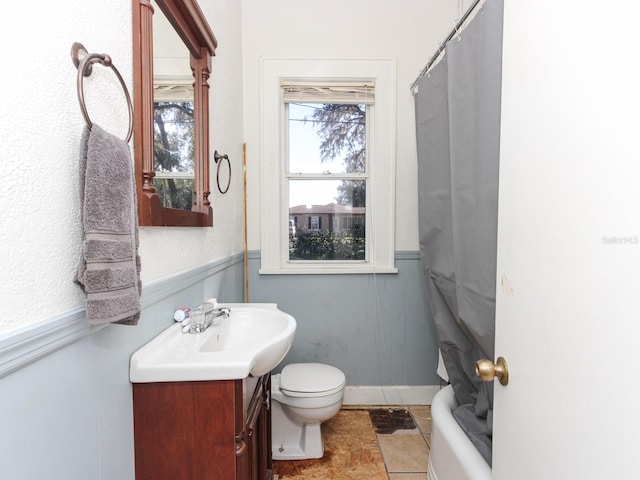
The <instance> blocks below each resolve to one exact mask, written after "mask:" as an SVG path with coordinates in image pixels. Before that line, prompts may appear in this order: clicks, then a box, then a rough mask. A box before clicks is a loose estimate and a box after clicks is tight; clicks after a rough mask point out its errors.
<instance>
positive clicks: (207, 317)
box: [182, 306, 231, 333]
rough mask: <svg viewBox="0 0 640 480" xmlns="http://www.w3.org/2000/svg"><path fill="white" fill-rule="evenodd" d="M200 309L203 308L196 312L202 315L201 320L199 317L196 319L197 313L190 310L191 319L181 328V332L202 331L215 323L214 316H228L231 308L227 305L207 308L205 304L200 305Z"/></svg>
mask: <svg viewBox="0 0 640 480" xmlns="http://www.w3.org/2000/svg"><path fill="white" fill-rule="evenodd" d="M201 309H202V310H204V312H203V313H200V312H198V314H199V315H200V316H202V317H203V318H202V319H201V321H200V319H198V320H196V318H198V317H197V316H198V314H196V313H195V312H192V313H191V317H190V318H191V321H190V322H189V323H188V325H185V327H184V328H183V329H182V331H183V333H202V332H204V331H205V330H206V329H207V328H209V327H210V326H211V325H213V324H214V323H215V319H216V318H219V317H222V318H229V314H230V313H231V309H230V308H227V307H219V308H212V309H207V308H206V307H205V306H202V307H201ZM183 325H184V324H183Z"/></svg>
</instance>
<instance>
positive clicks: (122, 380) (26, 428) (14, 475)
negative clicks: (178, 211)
mask: <svg viewBox="0 0 640 480" xmlns="http://www.w3.org/2000/svg"><path fill="white" fill-rule="evenodd" d="M211 296H216V297H217V298H220V299H224V300H225V301H229V302H232V301H235V302H241V301H243V300H244V271H243V257H242V255H239V256H238V255H236V256H234V257H233V258H229V259H225V260H223V261H218V262H215V263H212V264H210V265H207V266H204V267H200V268H197V269H193V270H191V271H188V272H184V273H182V274H180V275H177V276H173V277H171V278H168V279H166V280H162V281H159V282H154V283H153V284H151V285H149V286H146V285H145V286H144V287H143V293H142V298H141V302H142V306H143V310H142V316H141V319H140V323H139V325H138V326H136V327H131V326H123V325H109V326H107V327H103V328H99V329H98V328H96V329H91V328H89V327H87V325H86V321H85V319H84V312H83V311H75V312H70V313H69V314H67V315H61V316H60V317H57V318H54V319H50V320H49V321H47V322H43V323H41V324H37V325H35V326H30V327H29V328H28V329H25V330H21V331H18V332H12V333H11V334H10V335H9V334H7V335H5V336H2V337H0V376H2V378H0V392H1V393H0V426H1V427H0V431H1V433H0V465H2V467H1V471H2V473H1V474H0V478H3V479H7V480H9V479H10V480H35V479H47V480H89V479H91V480H133V479H134V450H133V413H132V408H133V407H132V399H131V385H130V383H129V380H128V379H129V358H130V357H131V354H132V353H133V352H134V351H136V350H137V349H138V348H140V347H141V346H142V345H144V344H145V343H146V342H148V341H149V340H150V339H151V338H153V337H154V336H156V335H157V334H158V333H159V332H161V331H162V330H164V329H165V328H167V327H168V326H170V325H171V324H172V323H173V320H172V315H173V311H174V310H175V309H176V308H180V307H183V306H189V305H194V304H197V303H198V302H201V301H202V300H203V299H205V298H209V297H211Z"/></svg>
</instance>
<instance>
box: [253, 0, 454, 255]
mask: <svg viewBox="0 0 640 480" xmlns="http://www.w3.org/2000/svg"><path fill="white" fill-rule="evenodd" d="M241 3H242V23H243V40H242V42H243V50H244V58H243V64H244V79H245V84H244V102H245V103H244V105H245V138H246V142H247V152H248V154H247V156H248V160H247V162H248V165H249V167H248V169H247V172H248V179H247V182H248V191H249V194H248V199H249V203H248V205H249V211H248V215H249V222H248V223H249V242H248V243H249V249H250V250H258V249H260V247H261V246H260V150H259V147H260V145H259V139H260V124H259V112H260V109H259V107H260V103H259V102H260V99H259V94H258V92H259V80H260V77H259V74H260V71H259V66H260V58H261V57H284V58H310V57H311V58H314V57H315V58H318V57H324V58H345V57H346V58H395V59H397V68H398V71H397V88H398V91H397V110H396V111H397V120H396V125H397V132H389V134H390V135H394V134H397V152H396V156H397V166H396V171H397V173H396V234H395V238H396V245H395V249H396V250H413V251H415V250H418V247H419V245H418V225H417V218H418V191H417V181H416V178H417V160H416V146H415V127H414V103H413V97H412V95H411V93H410V91H409V86H410V85H411V83H412V82H413V80H414V79H415V78H416V76H417V75H418V73H419V72H420V70H421V69H422V67H423V66H424V65H425V63H426V62H427V59H428V57H429V56H431V54H432V53H433V52H434V51H435V50H436V48H437V47H438V43H439V42H440V41H442V40H443V39H444V37H445V36H446V35H447V34H448V32H449V30H450V29H451V28H452V26H453V21H454V18H455V17H456V16H457V15H458V7H459V5H458V3H459V2H457V1H455V0H399V1H395V2H393V3H390V2H389V1H388V0H349V1H344V0H323V1H321V2H301V1H299V0H269V1H265V0H241Z"/></svg>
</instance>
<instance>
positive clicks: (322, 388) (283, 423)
mask: <svg viewBox="0 0 640 480" xmlns="http://www.w3.org/2000/svg"><path fill="white" fill-rule="evenodd" d="M344 385H345V376H344V373H342V371H340V370H339V369H337V368H335V367H332V366H330V365H324V364H321V363H292V364H290V365H287V366H286V367H284V368H283V369H282V372H281V373H278V374H276V375H272V376H271V440H272V457H273V459H274V460H303V459H305V458H321V457H322V455H323V453H324V446H323V444H322V435H321V433H320V424H321V423H322V422H324V421H326V420H329V419H330V418H332V417H333V416H334V415H335V414H336V413H338V411H339V410H340V407H341V406H342V397H343V396H344Z"/></svg>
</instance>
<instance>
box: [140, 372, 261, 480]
mask: <svg viewBox="0 0 640 480" xmlns="http://www.w3.org/2000/svg"><path fill="white" fill-rule="evenodd" d="M270 378H271V377H270V375H269V374H266V375H264V376H262V377H260V378H254V377H248V378H245V379H242V380H217V381H202V382H162V383H134V384H133V420H134V446H135V473H136V480H144V479H149V480H151V479H153V480H163V479H166V480H227V479H228V480H270V479H271V478H272V460H271V397H270V394H271V391H270V388H271V381H270Z"/></svg>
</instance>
